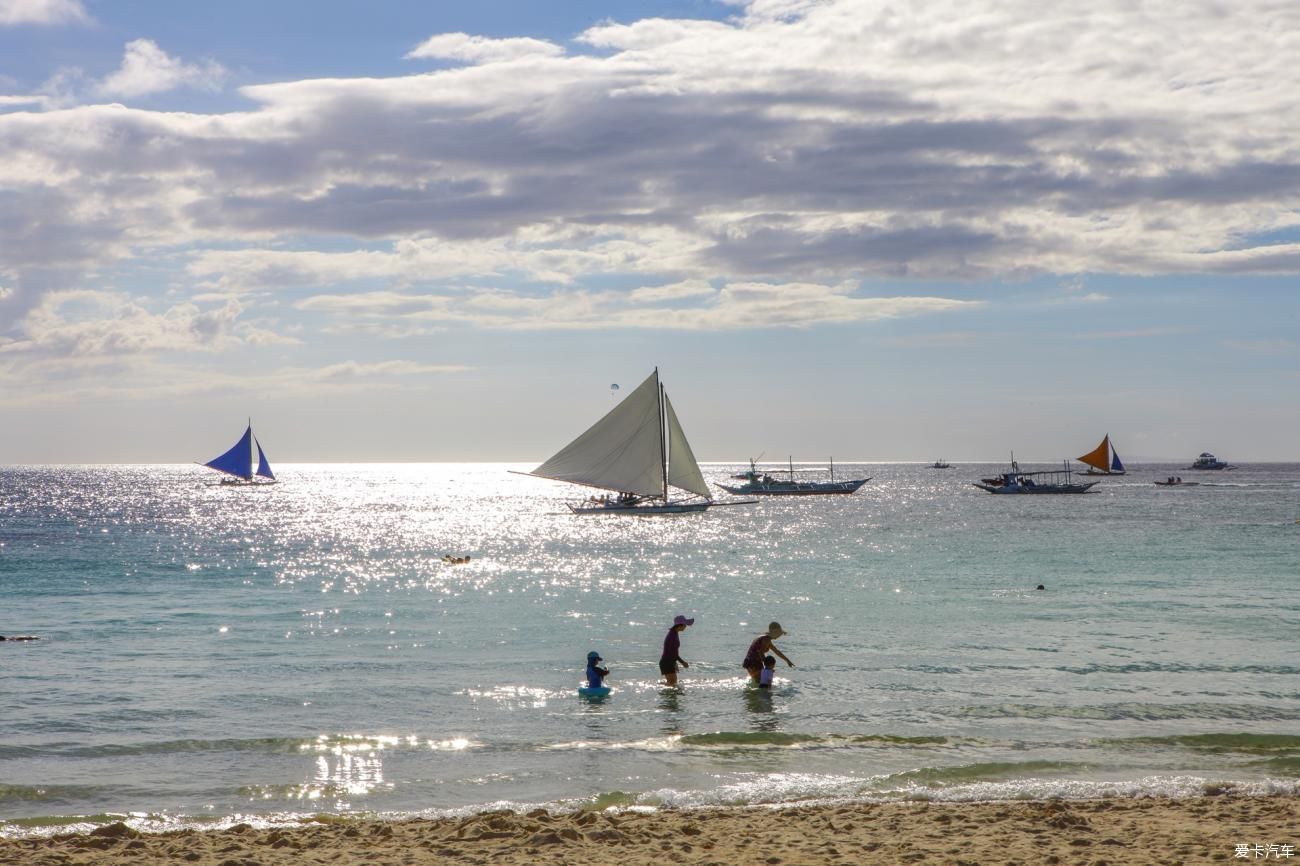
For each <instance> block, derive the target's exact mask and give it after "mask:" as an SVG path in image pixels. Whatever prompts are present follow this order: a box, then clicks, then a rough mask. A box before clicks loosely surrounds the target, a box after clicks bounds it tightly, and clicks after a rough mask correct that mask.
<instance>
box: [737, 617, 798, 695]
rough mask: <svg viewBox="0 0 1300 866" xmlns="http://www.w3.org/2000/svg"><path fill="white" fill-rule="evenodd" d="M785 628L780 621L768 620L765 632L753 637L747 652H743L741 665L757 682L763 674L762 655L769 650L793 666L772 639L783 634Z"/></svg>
mask: <svg viewBox="0 0 1300 866" xmlns="http://www.w3.org/2000/svg"><path fill="white" fill-rule="evenodd" d="M785 633H786V632H785V629H783V628H781V623H779V622H770V623H768V624H767V633H766V634H760V635H759V636H758V637H756V638H754V642H753V643H751V644H750V645H749V652H747V653H745V660H744V661H743V662H741V665H742V666H743V667H744V668H745V670H746V671H748V672H749V678H750V679H752V680H753V681H754V682H758V681H759V678H760V677H762V675H763V656H765V655H767V654H768V653H769V652H770V653H772V654H773V655H777V656H780V657H781V658H782V659H784V661H785V663H786V664H787V665H789V666H790V667H794V662H792V661H790V660H789V659H788V658H786V657H785V653H783V652H781V651H780V650H779V649H777V648H776V644H774V643H772V641H774V640H776V639H777V638H779V637H780V636H781V635H783V634H785Z"/></svg>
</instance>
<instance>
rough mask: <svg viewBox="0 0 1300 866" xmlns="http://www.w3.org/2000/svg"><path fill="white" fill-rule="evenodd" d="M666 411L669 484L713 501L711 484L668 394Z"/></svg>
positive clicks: (665, 396)
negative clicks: (683, 430)
mask: <svg viewBox="0 0 1300 866" xmlns="http://www.w3.org/2000/svg"><path fill="white" fill-rule="evenodd" d="M664 410H665V411H666V413H667V415H668V483H669V484H671V485H672V486H674V487H679V488H681V489H682V490H689V491H690V492H691V493H698V494H699V495H700V496H703V497H704V498H705V499H712V498H713V494H712V493H710V492H709V484H708V482H707V481H705V480H704V474H703V473H702V472H700V464H699V463H697V462H696V460H695V454H694V452H692V451H691V446H690V443H688V442H687V441H686V434H685V433H683V432H682V425H681V422H680V421H678V420H677V413H676V412H674V411H673V404H672V403H670V402H669V401H668V395H667V394H666V393H665V394H664Z"/></svg>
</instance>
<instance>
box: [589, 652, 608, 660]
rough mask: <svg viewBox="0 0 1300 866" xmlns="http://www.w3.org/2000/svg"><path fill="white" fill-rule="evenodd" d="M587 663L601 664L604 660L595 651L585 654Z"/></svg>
mask: <svg viewBox="0 0 1300 866" xmlns="http://www.w3.org/2000/svg"><path fill="white" fill-rule="evenodd" d="M587 661H589V662H603V661H604V659H603V658H601V657H600V653H598V652H596V651H595V650H592V651H591V652H589V653H587Z"/></svg>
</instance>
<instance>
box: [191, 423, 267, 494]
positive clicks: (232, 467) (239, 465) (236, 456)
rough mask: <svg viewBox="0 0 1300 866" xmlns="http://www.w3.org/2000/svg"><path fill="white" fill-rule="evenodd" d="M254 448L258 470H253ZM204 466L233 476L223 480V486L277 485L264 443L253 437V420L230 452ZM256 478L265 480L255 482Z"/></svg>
mask: <svg viewBox="0 0 1300 866" xmlns="http://www.w3.org/2000/svg"><path fill="white" fill-rule="evenodd" d="M254 448H257V469H256V470H254V469H253V462H254V461H253V449H254ZM203 465H204V466H206V467H208V468H209V469H215V470H217V471H218V472H224V473H226V474H227V475H229V476H231V477H230V478H223V479H221V483H222V484H229V485H239V486H261V485H265V484H275V483H276V479H275V473H274V472H272V471H271V464H270V463H269V462H268V461H267V459H266V452H264V451H263V450H262V443H261V442H258V441H257V437H256V436H254V435H253V422H252V419H249V422H248V429H247V430H245V431H244V435H243V436H241V437H239V441H238V442H236V443H235V444H234V446H232V447H231V449H230V450H229V451H227V452H226V453H225V454H222V455H221V456H220V457H216V458H213V459H212V460H209V461H208V462H207V463H204V464H203ZM254 476H256V477H257V478H262V479H265V480H264V481H255V480H254Z"/></svg>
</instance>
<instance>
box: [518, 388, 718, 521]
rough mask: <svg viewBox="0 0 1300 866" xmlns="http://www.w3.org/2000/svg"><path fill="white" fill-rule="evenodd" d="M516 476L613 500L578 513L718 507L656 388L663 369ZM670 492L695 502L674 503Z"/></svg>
mask: <svg viewBox="0 0 1300 866" xmlns="http://www.w3.org/2000/svg"><path fill="white" fill-rule="evenodd" d="M519 474H522V475H535V476H537V477H538V478H550V479H552V480H554V481H567V482H569V483H570V484H582V485H584V486H587V487H595V488H597V489H601V490H609V491H612V492H613V493H614V494H615V495H614V496H610V495H608V494H606V495H604V496H591V497H589V498H588V499H586V500H584V501H582V502H579V503H576V504H573V503H570V504H569V510H570V511H572V512H573V513H574V514H682V513H687V512H693V511H704V510H705V509H706V508H708V507H709V506H711V505H714V504H715V503H714V501H713V494H712V493H711V492H710V491H709V485H708V482H706V481H705V480H704V475H703V473H701V472H700V464H699V463H698V462H696V460H695V455H694V454H693V453H692V452H691V446H690V444H689V443H688V442H687V441H686V434H685V433H683V432H682V425H681V422H680V421H678V420H677V413H676V412H674V411H673V404H672V403H671V402H670V401H669V400H668V394H667V392H665V391H664V389H663V386H662V385H661V384H660V383H659V368H658V367H656V368H655V371H654V372H653V373H651V374H650V376H649V378H647V379H646V380H645V381H644V382H642V383H641V384H640V385H639V386H637V388H636V390H634V391H633V392H632V393H631V394H629V395H627V397H626V398H624V399H623V401H622V402H621V403H619V404H618V405H617V406H615V407H614V408H613V409H611V410H610V411H609V413H608V414H607V415H605V417H603V418H601V419H600V420H599V421H597V422H596V423H595V424H593V425H592V426H591V428H590V429H588V430H587V432H585V433H583V434H582V435H581V436H579V437H578V438H577V439H574V440H573V441H572V442H570V443H569V444H568V445H566V446H565V447H564V448H562V449H560V451H559V452H557V453H556V454H555V456H553V457H552V458H551V459H549V460H547V461H546V462H545V463H543V464H542V465H541V466H538V467H537V468H536V469H534V470H533V471H532V472H523V473H519ZM669 488H677V489H678V490H684V491H686V492H687V493H691V494H694V495H693V496H691V497H689V498H686V499H677V500H670V499H669V498H668V491H669ZM729 504H730V503H729Z"/></svg>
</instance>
